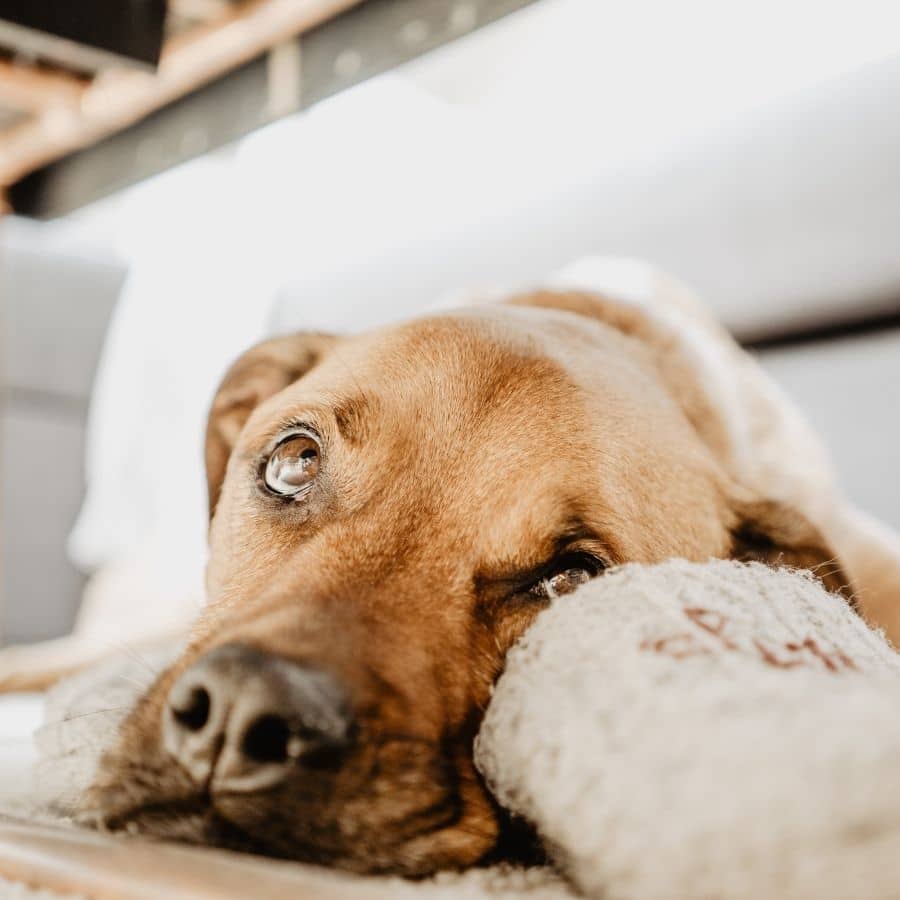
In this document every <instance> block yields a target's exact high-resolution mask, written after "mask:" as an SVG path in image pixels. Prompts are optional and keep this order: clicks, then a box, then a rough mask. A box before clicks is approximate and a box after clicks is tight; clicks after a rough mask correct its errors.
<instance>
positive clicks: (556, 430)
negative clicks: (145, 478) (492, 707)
mask: <svg viewBox="0 0 900 900" xmlns="http://www.w3.org/2000/svg"><path fill="white" fill-rule="evenodd" d="M649 327H650V326H648V324H647V323H646V322H645V321H644V320H642V319H641V318H640V317H639V316H636V315H635V314H631V313H625V312H623V311H621V310H617V309H616V308H615V307H613V306H611V305H608V304H604V303H603V302H602V301H599V300H596V299H593V298H588V297H573V296H567V297H554V296H540V297H532V298H529V299H527V300H526V301H523V302H521V303H520V304H519V305H505V306H494V307H479V308H475V309H472V310H467V311H461V312H458V313H453V314H447V315H442V316H435V317H431V318H424V319H420V320H417V321H413V322H411V323H407V324H404V325H400V326H397V327H393V328H390V329H387V330H384V331H380V332H377V333H373V334H368V335H365V336H361V337H357V338H352V339H340V340H339V339H336V338H332V337H328V336H322V335H299V336H294V337H287V338H280V339H276V340H273V341H269V342H267V343H265V344H262V345H261V346H259V347H257V348H255V349H253V350H251V351H250V352H248V353H247V354H246V355H245V356H244V357H243V358H242V359H240V360H239V361H238V362H237V363H236V364H235V366H234V367H233V368H232V370H231V371H230V372H229V373H228V375H227V376H226V378H225V380H224V382H223V384H222V386H221V388H220V390H219V393H218V396H217V397H216V399H215V402H214V405H213V409H212V414H211V417H210V421H209V428H208V437H207V450H206V458H207V474H208V480H209V496H210V508H211V525H210V562H209V567H208V594H209V604H208V606H207V608H206V609H205V611H204V613H203V615H202V616H201V618H200V620H199V621H198V622H197V623H196V626H195V628H194V631H193V634H192V637H191V640H190V642H189V645H188V647H187V649H186V651H185V652H184V653H183V655H182V656H181V658H180V659H179V660H178V661H177V662H176V663H175V664H174V665H173V666H172V667H171V668H170V669H169V670H168V671H166V672H165V673H164V674H163V675H162V676H161V677H160V678H159V679H158V680H157V682H156V683H155V684H154V685H153V687H152V688H151V689H150V690H149V691H148V692H147V693H146V695H145V696H144V697H143V698H142V700H141V702H140V703H139V705H138V706H137V708H136V709H135V710H134V711H133V713H132V714H131V715H130V716H129V718H128V719H127V720H126V722H125V724H124V726H123V729H122V732H121V735H120V737H119V741H118V743H117V745H116V746H115V747H114V748H113V749H112V750H111V751H110V752H109V753H108V754H107V756H106V759H105V761H104V764H103V766H102V767H101V774H100V775H99V776H98V780H97V782H96V784H95V785H94V787H93V789H92V791H91V794H90V804H91V805H93V806H94V807H96V808H97V809H98V810H99V811H100V813H101V815H102V818H103V820H104V821H105V823H106V824H107V826H109V827H111V828H118V827H124V826H131V827H132V828H134V827H137V828H138V829H140V830H143V831H146V832H150V833H156V834H160V835H167V836H172V837H180V838H183V839H186V840H192V841H202V842H209V843H215V844H220V845H224V846H231V847H238V848H244V849H250V850H257V851H260V852H264V853H268V854H271V855H277V856H284V857H291V858H297V859H304V860H311V861H317V862H322V863H327V864H333V865H339V866H343V867H346V868H352V869H356V870H361V871H363V870H364V871H395V872H402V873H406V874H422V873H426V872H429V871H432V870H434V869H436V868H440V867H448V866H452V867H460V866H464V865H469V864H472V863H475V862H476V861H478V860H480V859H482V858H484V857H485V856H486V855H487V854H489V853H490V852H491V851H492V850H494V848H495V847H496V846H497V844H498V841H499V840H500V838H501V833H502V830H503V829H502V827H501V821H502V819H501V817H500V815H499V814H498V811H497V809H496V807H495V805H494V804H493V802H492V801H491V799H490V797H489V796H488V794H487V793H486V791H485V789H484V787H483V785H482V783H481V782H480V780H479V778H478V775H477V773H476V772H475V770H474V767H473V762H472V742H473V738H474V736H475V733H476V731H477V729H478V726H479V723H480V720H481V717H482V714H483V712H484V709H485V706H486V704H487V702H488V699H489V696H490V692H491V686H492V684H493V683H494V681H495V679H496V678H497V676H498V674H499V672H500V671H501V669H502V667H503V662H504V657H505V654H506V653H507V651H508V650H509V648H510V647H511V646H512V644H513V643H514V642H515V641H516V639H517V638H518V637H519V636H520V635H521V634H522V632H523V631H524V629H525V628H526V627H527V626H528V624H529V623H530V622H531V621H532V620H533V619H534V617H535V616H536V615H537V613H538V612H539V611H540V610H541V609H542V608H543V607H544V606H546V604H547V603H548V601H549V599H550V598H551V597H553V596H556V595H560V594H565V593H567V592H569V591H571V590H573V589H574V588H575V587H577V586H578V585H579V584H581V583H582V582H584V581H586V580H588V579H590V578H593V577H595V576H599V575H601V574H602V572H603V571H604V570H605V569H607V568H608V567H610V566H615V565H617V564H619V563H623V562H627V561H641V562H654V561H659V560H663V559H666V558H669V557H674V556H680V557H685V558H687V559H694V560H704V559H707V558H709V557H710V556H720V557H721V556H730V555H742V556H743V555H761V556H766V555H769V556H772V555H776V556H779V557H781V558H782V559H783V560H784V561H786V562H799V563H800V564H803V565H807V566H809V565H814V564H816V563H817V562H820V561H822V560H824V559H827V558H830V557H831V556H832V553H831V552H830V551H828V550H827V549H826V548H825V547H824V546H822V544H821V541H820V539H819V538H818V536H817V534H816V533H815V532H814V530H813V529H812V528H811V527H810V526H809V525H808V524H807V523H805V522H804V521H803V520H801V519H800V518H799V517H798V516H796V515H794V514H791V513H789V512H788V511H785V510H783V509H780V508H776V507H771V506H767V505H766V504H764V503H754V502H752V501H751V500H748V498H742V499H740V500H739V499H737V497H736V494H735V491H734V490H733V486H732V485H730V484H729V483H728V482H727V479H726V478H725V476H724V474H723V469H722V466H721V465H720V464H719V463H718V462H717V451H716V447H717V444H718V443H719V442H720V441H721V440H723V437H722V434H721V433H720V429H719V427H718V426H717V425H716V415H715V413H714V411H713V410H711V409H710V408H709V406H708V404H707V403H706V401H705V399H704V397H703V395H702V391H701V390H700V389H699V387H698V386H697V385H695V384H692V383H691V380H690V377H689V376H688V375H686V374H685V372H684V371H682V369H681V368H680V366H681V363H680V362H679V361H678V360H677V359H676V358H675V357H672V356H670V355H669V356H667V354H670V349H669V350H667V349H665V346H664V345H665V342H663V343H662V344H659V345H654V344H653V341H652V335H649V333H644V332H645V331H646V329H647V328H649ZM661 348H662V349H661Z"/></svg>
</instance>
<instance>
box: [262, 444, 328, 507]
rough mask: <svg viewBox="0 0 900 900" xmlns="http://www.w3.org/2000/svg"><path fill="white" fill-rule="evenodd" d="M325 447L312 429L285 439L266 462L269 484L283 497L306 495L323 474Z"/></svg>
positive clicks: (266, 482) (268, 486)
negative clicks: (322, 453) (320, 465)
mask: <svg viewBox="0 0 900 900" xmlns="http://www.w3.org/2000/svg"><path fill="white" fill-rule="evenodd" d="M320 458H321V448H320V447H319V442H318V441H317V440H316V439H315V438H314V437H313V436H312V435H311V434H309V433H308V432H306V431H299V432H294V433H293V434H290V435H287V436H286V437H284V438H282V440H281V442H280V443H279V444H278V445H277V446H276V447H275V449H274V450H273V451H272V455H271V456H270V457H269V459H268V461H267V462H266V470H265V476H264V480H265V484H266V487H267V488H268V489H269V490H270V491H271V492H272V493H273V494H278V495H279V496H281V497H298V496H300V495H302V494H305V493H306V492H307V491H308V490H309V489H310V488H311V487H312V483H313V481H315V478H316V475H318V474H319V461H320Z"/></svg>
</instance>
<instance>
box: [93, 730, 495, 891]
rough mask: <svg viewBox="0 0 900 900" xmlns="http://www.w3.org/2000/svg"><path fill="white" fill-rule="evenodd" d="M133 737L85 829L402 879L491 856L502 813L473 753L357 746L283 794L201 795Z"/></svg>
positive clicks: (111, 761)
mask: <svg viewBox="0 0 900 900" xmlns="http://www.w3.org/2000/svg"><path fill="white" fill-rule="evenodd" d="M129 726H131V727H129ZM133 734H134V728H133V725H132V723H129V722H127V723H126V726H125V728H124V729H123V733H122V736H121V739H120V741H119V743H118V745H117V746H116V747H115V748H113V750H111V751H110V752H109V753H107V755H106V757H105V758H104V760H103V763H102V765H101V767H100V769H99V774H98V776H97V778H96V780H95V783H94V784H93V786H92V787H91V788H90V790H89V791H88V792H87V794H86V796H85V798H84V802H83V810H84V814H83V817H82V818H83V821H85V822H86V823H87V824H91V825H94V826H96V827H100V828H102V829H104V830H108V831H113V832H125V833H128V834H133V835H142V836H149V837H154V838H161V839H166V840H175V841H180V842H185V843H190V844H202V845H209V846H215V847H221V848H224V849H228V850H235V851H240V852H247V853H256V854H262V855H265V856H270V857H276V858H281V859H291V860H297V861H301V862H306V863H315V864H319V865H327V866H331V867H337V868H342V869H346V870H350V871H356V872H366V873H395V874H403V875H407V876H422V875H426V874H429V873H431V872H433V871H435V870H437V869H441V868H463V867H466V866H470V865H474V864H477V863H479V862H480V861H481V860H483V859H485V858H488V857H490V856H491V855H492V854H493V853H494V852H496V847H497V844H498V840H499V838H500V835H501V830H502V829H501V824H502V822H501V816H500V815H499V814H498V810H497V808H496V805H495V804H494V803H493V801H492V800H491V798H490V797H489V795H488V794H487V792H486V790H485V789H484V787H483V785H482V784H481V781H480V778H479V776H478V775H477V773H476V772H475V770H474V766H473V765H472V763H471V748H469V749H468V752H460V751H461V750H462V749H463V748H461V747H460V746H459V745H447V746H435V745H433V744H431V743H429V742H426V741H422V740H418V739H411V738H406V737H403V736H396V735H395V736H390V737H382V738H380V739H373V740H368V741H365V742H362V743H360V744H359V745H358V747H357V748H356V749H355V750H354V752H353V753H352V754H350V755H348V757H347V758H346V759H344V760H343V761H342V765H341V766H340V768H339V769H336V770H317V771H310V770H308V769H305V768H304V767H303V766H302V765H300V764H297V765H295V766H293V767H292V769H291V771H289V772H288V773H287V775H286V777H285V778H284V779H283V780H282V781H281V782H280V783H278V784H277V785H274V786H269V787H267V788H265V789H263V790H254V791H234V792H229V791H228V790H220V791H217V790H214V789H213V790H210V788H209V785H208V784H207V785H203V786H198V785H197V784H196V782H195V781H194V780H193V779H192V778H191V776H190V774H189V773H187V772H186V771H185V770H184V769H182V768H181V767H179V766H178V765H177V763H175V762H174V761H173V760H171V759H170V758H167V756H166V754H165V751H164V750H162V748H161V747H157V748H156V750H154V751H152V752H147V751H146V750H144V752H143V753H138V754H135V752H134V748H135V744H134V742H133ZM144 747H146V742H145V743H144Z"/></svg>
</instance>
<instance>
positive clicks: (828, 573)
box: [731, 500, 851, 598]
mask: <svg viewBox="0 0 900 900" xmlns="http://www.w3.org/2000/svg"><path fill="white" fill-rule="evenodd" d="M734 509H735V513H736V520H735V524H734V525H733V526H732V529H731V534H732V547H731V556H732V558H733V559H739V560H744V561H749V560H756V561H758V562H764V563H767V564H768V565H774V566H790V567H792V568H795V569H809V570H810V571H811V572H813V574H815V575H816V576H817V577H818V578H820V579H821V580H822V583H823V584H824V585H825V587H826V588H828V590H830V591H835V592H836V593H840V594H844V595H845V596H847V597H848V598H849V597H850V594H851V588H850V579H849V578H848V577H847V575H846V574H845V573H844V570H843V568H842V567H841V562H840V560H839V559H838V557H837V554H836V553H835V551H834V550H833V548H831V547H830V546H829V545H828V542H827V541H826V540H825V538H824V537H823V535H822V533H821V532H820V531H819V529H818V528H816V526H815V525H813V524H812V522H810V521H809V519H807V518H806V516H804V515H803V514H802V513H801V512H799V511H798V510H796V509H794V508H793V507H792V506H789V505H787V504H785V503H779V502H778V501H775V500H749V501H747V500H743V501H738V502H737V503H735V505H734Z"/></svg>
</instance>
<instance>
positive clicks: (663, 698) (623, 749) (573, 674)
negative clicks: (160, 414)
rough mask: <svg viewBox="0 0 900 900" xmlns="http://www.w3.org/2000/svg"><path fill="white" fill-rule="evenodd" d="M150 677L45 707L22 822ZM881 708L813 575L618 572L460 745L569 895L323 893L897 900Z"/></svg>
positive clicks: (880, 658) (397, 887) (94, 675)
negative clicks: (528, 827) (542, 846)
mask: <svg viewBox="0 0 900 900" xmlns="http://www.w3.org/2000/svg"><path fill="white" fill-rule="evenodd" d="M165 658H166V654H161V655H158V656H156V657H154V658H153V659H151V660H149V661H148V660H143V659H141V660H136V659H132V658H129V659H128V660H126V661H124V662H123V661H119V662H113V663H109V664H107V665H105V666H102V667H100V668H98V669H95V670H93V671H89V672H86V673H83V674H82V675H80V676H77V677H75V678H73V679H71V680H69V681H68V682H64V683H63V684H61V685H60V686H59V687H57V688H56V689H55V690H53V691H52V692H51V693H50V694H49V696H48V698H47V703H46V713H45V715H46V724H45V725H43V726H42V727H41V728H40V729H39V731H38V733H37V744H38V748H39V759H38V761H37V763H36V768H35V774H36V782H37V784H38V785H40V791H39V793H38V794H37V795H36V794H35V793H34V792H33V791H32V792H31V793H30V794H29V796H30V798H31V801H30V802H31V804H32V806H31V809H30V810H28V811H27V812H28V814H29V815H31V816H32V817H35V816H38V817H42V818H43V819H45V820H46V819H48V818H49V819H56V820H61V821H65V820H66V817H67V815H68V813H69V812H70V811H71V809H72V805H73V803H74V802H75V801H76V799H77V795H78V793H79V792H80V790H81V789H82V788H83V787H84V785H85V784H86V783H87V781H88V780H89V778H90V776H91V774H92V771H93V769H94V767H95V766H96V764H97V760H98V758H99V754H100V752H101V751H102V748H103V747H104V746H105V745H106V744H107V743H108V741H109V740H110V739H111V737H112V735H113V733H114V730H115V726H116V723H117V722H118V721H119V720H120V719H121V717H122V715H124V713H125V712H126V711H127V709H128V707H129V706H130V704H131V703H132V702H133V701H134V699H135V697H136V696H137V695H138V694H139V693H140V691H141V689H142V688H143V687H144V686H145V685H146V684H147V683H148V680H149V679H150V678H151V677H152V671H150V669H155V668H157V667H158V666H159V665H161V664H162V663H163V662H164V661H165ZM148 667H149V668H148ZM898 708H900V657H898V656H897V655H896V654H895V653H894V651H893V650H892V649H891V648H890V647H889V646H888V644H887V643H886V642H885V641H884V640H883V639H882V637H881V636H880V635H879V634H877V633H876V632H874V631H872V630H871V629H869V628H868V627H867V626H866V625H865V624H864V623H863V622H862V620H861V619H859V618H858V617H857V616H856V614H855V613H854V612H853V611H852V610H851V609H850V607H849V605H848V604H847V603H846V601H844V600H843V599H842V598H840V597H838V596H836V595H832V594H829V593H827V592H826V591H825V590H824V589H823V588H822V587H821V585H820V584H819V583H818V582H817V581H816V580H815V579H814V578H813V577H812V576H810V575H808V574H804V573H800V572H792V571H788V570H784V569H770V568H768V567H765V566H762V565H759V564H742V563H736V562H726V561H711V562H709V563H706V564H695V563H686V562H684V561H678V560H676V561H672V562H668V563H664V564H661V565H658V566H640V565H629V566H624V567H622V568H619V569H617V570H613V571H612V572H610V573H608V574H607V575H606V576H604V577H603V578H601V579H599V580H597V581H595V582H592V583H590V584H588V585H585V586H584V587H582V588H581V589H580V590H579V591H577V592H576V593H575V594H572V595H569V596H567V597H561V598H559V599H557V600H556V601H555V602H554V604H553V605H552V606H551V607H550V608H549V609H548V610H546V611H545V612H543V613H542V614H541V615H540V616H539V617H538V619H537V621H536V622H535V624H534V625H533V626H532V628H531V629H530V630H529V631H528V633H527V634H526V636H525V637H524V639H523V640H522V641H521V642H520V643H519V645H518V646H517V647H516V648H515V649H514V650H513V651H512V652H511V654H510V657H509V660H508V665H507V668H506V671H505V673H504V674H503V676H502V677H501V678H500V680H499V682H498V684H497V687H496V690H495V693H494V696H493V699H492V701H491V703H490V706H489V708H488V712H487V716H486V718H485V721H484V724H483V727H482V729H481V733H480V734H479V737H478V741H477V746H476V758H477V762H478V765H479V767H480V769H481V771H482V772H483V773H484V775H485V777H486V779H487V781H488V783H489V784H490V786H491V788H492V790H493V791H494V792H495V794H496V796H497V797H498V798H499V799H500V801H501V802H502V803H503V804H504V805H505V806H506V807H507V808H509V809H510V810H512V811H513V812H514V813H516V814H518V815H520V816H524V817H525V818H526V819H528V820H529V821H530V822H532V823H533V824H534V825H535V826H536V828H537V830H538V832H539V834H540V835H541V837H542V838H543V839H544V841H545V843H546V845H547V846H548V848H549V849H550V851H551V855H552V857H553V859H554V860H555V861H556V863H557V865H558V867H559V870H560V871H561V872H563V873H564V874H565V875H566V876H567V877H568V879H570V881H569V883H568V884H567V883H564V882H563V881H562V880H560V878H559V877H558V875H557V874H556V873H555V872H553V871H552V870H550V869H549V868H548V869H540V868H539V869H535V870H531V871H522V870H515V869H509V868H505V867H500V868H497V869H493V870H476V871H474V872H471V873H463V874H461V875H446V874H445V875H442V876H439V877H437V878H435V879H431V880H428V881H425V882H421V883H415V884H413V883H407V882H400V881H398V880H396V879H392V880H386V879H361V878H358V877H352V876H336V875H334V874H329V875H328V876H327V877H328V884H329V885H332V886H333V885H334V884H335V883H337V884H340V885H341V887H342V888H343V889H346V891H342V892H341V894H340V895H341V896H347V897H357V896H358V897H360V898H368V897H397V896H404V895H406V894H407V893H408V894H409V896H414V895H415V896H418V895H419V894H425V895H428V894H431V895H433V896H440V897H445V896H446V897H461V898H465V897H472V898H475V897H491V898H496V897H512V896H523V895H524V896H529V897H533V898H541V900H544V898H547V900H550V898H559V897H570V896H573V892H580V893H583V894H586V895H588V896H592V897H603V898H610V900H618V898H621V900H626V898H629V900H631V898H633V900H665V898H670V897H671V898H673V900H674V898H678V900H692V898H697V900H700V898H709V897H716V898H754V900H758V898H759V897H766V898H769V900H781V898H784V900H788V898H791V900H793V898H811V897H816V898H818V900H823V898H824V900H828V898H835V900H838V898H841V900H846V898H848V897H862V896H865V897H867V898H872V900H879V898H888V897H896V896H897V895H898V891H900V889H898V885H900V801H898V799H897V798H898V795H900V716H897V712H896V711H897V709H898ZM14 812H16V813H17V814H18V816H19V817H20V818H21V817H22V815H23V814H24V813H25V812H26V810H25V808H24V806H23V798H22V797H21V796H20V798H19V801H18V804H17V805H15V806H14ZM70 827H72V826H70ZM108 840H112V839H108ZM121 840H124V841H128V840H132V841H134V839H128V838H124V839H121ZM230 856H231V854H224V853H223V854H222V857H223V858H224V857H230ZM271 865H272V866H273V867H275V866H278V867H283V866H284V865H285V864H284V863H275V862H272V863H271ZM294 868H296V869H297V870H309V871H310V874H311V877H313V876H314V877H315V878H322V877H324V876H323V875H322V874H317V873H316V870H315V869H314V868H312V867H306V866H300V865H299V864H298V865H297V866H296V867H294ZM0 874H6V873H4V870H3V867H2V854H0Z"/></svg>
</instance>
